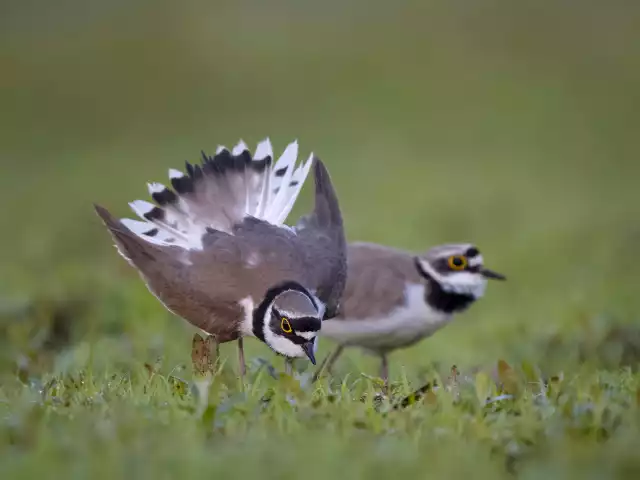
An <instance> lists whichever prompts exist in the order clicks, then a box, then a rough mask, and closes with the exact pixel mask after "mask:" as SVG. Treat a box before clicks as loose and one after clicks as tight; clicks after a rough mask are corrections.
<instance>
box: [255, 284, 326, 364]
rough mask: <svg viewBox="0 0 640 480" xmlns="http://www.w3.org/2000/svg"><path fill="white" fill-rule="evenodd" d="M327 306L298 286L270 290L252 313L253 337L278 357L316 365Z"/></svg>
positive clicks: (287, 285)
mask: <svg viewBox="0 0 640 480" xmlns="http://www.w3.org/2000/svg"><path fill="white" fill-rule="evenodd" d="M324 309H325V308H324V304H322V302H320V300H318V299H317V298H316V297H315V296H314V295H313V294H311V293H310V292H309V291H308V290H307V289H305V288H304V287H303V286H302V285H300V284H299V283H297V282H285V283H282V284H280V285H277V286H276V287H273V288H271V289H269V290H268V291H267V293H266V295H265V297H264V300H263V301H262V302H261V303H260V305H258V307H257V308H256V309H255V310H254V313H253V333H254V335H255V336H256V337H258V338H259V339H260V340H262V341H263V342H265V343H266V344H267V345H269V347H270V348H271V349H273V350H274V351H275V352H276V353H279V354H280V355H283V356H285V357H289V358H296V357H305V356H306V357H308V358H309V359H310V360H311V362H312V363H314V364H315V355H314V354H315V350H316V339H317V335H318V332H319V331H320V328H321V326H322V318H323V316H324Z"/></svg>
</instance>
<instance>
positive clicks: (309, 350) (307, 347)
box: [302, 340, 316, 365]
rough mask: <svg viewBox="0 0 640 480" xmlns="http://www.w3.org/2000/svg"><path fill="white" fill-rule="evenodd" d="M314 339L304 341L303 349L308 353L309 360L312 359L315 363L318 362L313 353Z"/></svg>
mask: <svg viewBox="0 0 640 480" xmlns="http://www.w3.org/2000/svg"><path fill="white" fill-rule="evenodd" d="M313 346H314V345H313V340H311V341H310V342H307V343H303V344H302V350H304V353H306V354H307V357H309V360H311V363H313V364H314V365H315V364H316V356H315V355H314V353H313Z"/></svg>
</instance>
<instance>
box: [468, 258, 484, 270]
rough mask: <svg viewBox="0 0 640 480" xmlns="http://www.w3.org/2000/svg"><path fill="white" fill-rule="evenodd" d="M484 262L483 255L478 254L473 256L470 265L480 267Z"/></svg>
mask: <svg viewBox="0 0 640 480" xmlns="http://www.w3.org/2000/svg"><path fill="white" fill-rule="evenodd" d="M483 264H484V260H483V259H482V255H476V256H475V257H471V258H470V259H469V266H470V267H479V266H480V265H483Z"/></svg>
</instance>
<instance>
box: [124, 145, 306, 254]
mask: <svg viewBox="0 0 640 480" xmlns="http://www.w3.org/2000/svg"><path fill="white" fill-rule="evenodd" d="M272 156H273V150H272V147H271V142H270V141H269V139H265V140H263V141H261V142H260V143H258V145H257V148H256V152H255V156H254V157H253V158H252V156H251V153H250V151H249V149H248V147H247V145H246V143H244V142H243V141H242V140H240V141H239V142H238V143H237V144H236V145H235V146H234V147H233V148H232V149H231V151H229V149H227V148H226V147H225V146H218V148H217V149H216V154H215V155H214V156H213V157H210V156H207V155H206V154H205V153H204V152H203V153H202V162H201V164H199V165H197V164H194V165H192V164H190V163H188V162H186V173H185V172H181V171H179V170H176V169H170V170H169V180H170V182H171V187H172V188H169V187H166V186H165V185H163V184H161V183H149V184H148V190H149V194H150V195H151V198H152V199H153V201H154V202H155V204H154V203H150V202H146V201H144V200H135V201H133V202H131V203H130V204H129V205H130V207H131V208H132V210H133V211H134V212H135V213H136V214H137V215H138V216H139V217H140V218H141V220H142V221H135V220H130V219H122V223H123V225H124V226H125V227H126V228H128V229H129V230H131V231H132V232H133V233H134V234H135V235H137V236H139V237H141V238H144V239H145V240H148V241H149V242H150V243H153V244H157V245H177V246H181V247H183V248H188V249H201V248H202V246H203V245H202V237H203V235H204V234H205V233H206V232H207V230H208V229H215V230H219V231H223V232H227V233H231V231H232V228H233V226H234V225H235V224H237V223H239V222H241V221H242V219H243V218H245V217H247V216H252V217H256V218H259V219H261V220H264V221H267V222H269V223H272V224H275V225H282V224H283V223H284V221H285V220H286V218H287V216H288V215H289V213H290V212H291V209H292V208H293V205H294V204H295V202H296V199H297V197H298V194H299V193H300V189H301V188H302V185H303V183H304V182H305V180H306V178H307V176H308V174H309V171H310V170H311V164H312V159H313V155H312V156H310V157H309V160H308V161H307V162H306V163H303V164H301V165H299V166H298V168H296V162H297V156H298V142H297V141H294V142H292V143H291V144H289V145H288V146H287V148H286V149H285V151H284V152H283V154H282V155H281V157H280V158H279V159H278V161H277V162H276V163H275V165H273V162H272Z"/></svg>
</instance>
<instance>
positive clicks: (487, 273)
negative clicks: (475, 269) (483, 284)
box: [480, 268, 507, 280]
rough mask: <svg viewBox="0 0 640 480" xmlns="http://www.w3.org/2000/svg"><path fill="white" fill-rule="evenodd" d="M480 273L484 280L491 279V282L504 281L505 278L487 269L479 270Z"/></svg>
mask: <svg viewBox="0 0 640 480" xmlns="http://www.w3.org/2000/svg"><path fill="white" fill-rule="evenodd" d="M480 273H481V274H482V276H483V277H485V278H491V279H493V280H506V279H507V277H505V276H504V275H502V274H501V273H498V272H494V271H493V270H489V269H488V268H482V269H480Z"/></svg>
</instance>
